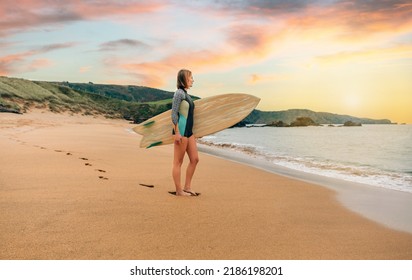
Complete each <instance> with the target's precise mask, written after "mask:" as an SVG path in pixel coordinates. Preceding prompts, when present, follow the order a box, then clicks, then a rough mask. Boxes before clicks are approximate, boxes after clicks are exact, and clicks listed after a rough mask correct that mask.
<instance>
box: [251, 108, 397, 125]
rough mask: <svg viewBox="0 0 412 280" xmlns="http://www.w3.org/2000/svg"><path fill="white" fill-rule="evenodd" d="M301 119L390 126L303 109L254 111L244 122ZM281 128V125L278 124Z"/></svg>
mask: <svg viewBox="0 0 412 280" xmlns="http://www.w3.org/2000/svg"><path fill="white" fill-rule="evenodd" d="M301 117H306V118H310V119H312V120H313V122H315V123H317V124H344V123H345V122H347V121H352V122H354V123H361V124H391V121H390V120H387V119H381V120H374V119H369V118H358V117H353V116H348V115H338V114H332V113H324V112H314V111H311V110H304V109H290V110H286V111H272V112H263V111H259V110H254V111H253V112H252V113H251V114H250V115H249V116H248V117H247V118H246V119H245V120H244V122H245V123H248V124H273V123H276V122H282V123H283V124H291V123H293V122H294V121H295V120H297V119H298V118H301ZM279 124H280V126H281V123H279Z"/></svg>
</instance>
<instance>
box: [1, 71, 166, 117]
mask: <svg viewBox="0 0 412 280" xmlns="http://www.w3.org/2000/svg"><path fill="white" fill-rule="evenodd" d="M139 91H141V94H140V95H139ZM172 97H173V93H172V92H166V91H162V90H156V89H153V88H145V87H135V86H116V85H94V84H91V83H89V84H72V83H68V82H63V83H61V82H60V83H59V82H38V81H29V80H25V79H17V78H8V77H0V111H7V112H14V113H25V112H27V111H28V110H30V109H32V108H38V109H48V110H50V111H52V112H72V113H80V114H84V115H104V116H106V117H108V118H125V119H128V120H133V121H135V122H141V121H144V120H146V119H148V118H150V117H152V116H154V115H156V114H159V113H161V112H164V111H166V110H168V109H170V108H171V104H172Z"/></svg>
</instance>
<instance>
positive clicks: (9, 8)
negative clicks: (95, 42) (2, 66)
mask: <svg viewBox="0 0 412 280" xmlns="http://www.w3.org/2000/svg"><path fill="white" fill-rule="evenodd" d="M164 5H165V4H164V3H162V2H160V1H139V0H130V1H117V0H104V1H103V0H84V1H79V0H66V1H49V0H2V1H1V2H0V36H6V35H8V34H10V33H14V32H16V31H24V30H27V29H33V28H36V27H47V26H48V25H50V24H61V23H67V22H74V21H81V20H93V19H99V18H108V17H111V18H113V17H116V16H119V15H128V14H129V15H135V14H141V13H149V12H153V11H156V10H158V9H160V8H161V7H163V6H164Z"/></svg>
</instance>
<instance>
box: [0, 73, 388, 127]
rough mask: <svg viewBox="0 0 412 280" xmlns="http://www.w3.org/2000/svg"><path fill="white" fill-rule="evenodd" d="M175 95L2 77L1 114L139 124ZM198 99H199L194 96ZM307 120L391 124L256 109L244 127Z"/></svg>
mask: <svg viewBox="0 0 412 280" xmlns="http://www.w3.org/2000/svg"><path fill="white" fill-rule="evenodd" d="M172 97H173V92H168V91H164V90H160V89H155V88H149V87H143V86H121V85H103V84H93V83H90V82H89V83H69V82H41V81H29V80H25V79H18V78H9V77H0V112H5V111H6V112H13V113H25V112H27V111H28V110H30V109H32V108H42V109H47V110H50V111H53V112H67V111H68V112H72V113H79V114H84V115H104V116H106V117H108V118H124V119H128V120H133V121H134V122H136V123H139V122H142V121H144V120H146V119H148V118H150V117H152V116H154V115H157V114H159V113H162V112H164V111H166V110H169V109H170V108H171V107H172ZM192 97H193V98H194V99H198V97H196V96H192ZM301 117H306V118H310V119H312V120H313V121H314V122H315V123H318V124H343V123H345V122H348V121H351V122H354V123H361V124H390V123H391V121H390V120H387V119H382V120H374V119H368V118H358V117H353V116H348V115H338V114H332V113H325V112H314V111H311V110H304V109H291V110H286V111H271V112H265V111H260V110H254V111H253V112H252V113H251V114H250V115H249V116H248V117H247V118H246V119H245V120H243V121H242V124H271V123H276V122H279V121H281V122H283V123H287V124H290V123H292V122H293V121H295V120H296V119H298V118H301Z"/></svg>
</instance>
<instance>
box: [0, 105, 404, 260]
mask: <svg viewBox="0 0 412 280" xmlns="http://www.w3.org/2000/svg"><path fill="white" fill-rule="evenodd" d="M132 127H133V124H130V123H128V122H127V121H121V120H108V119H104V118H102V117H93V116H80V115H74V116H70V115H68V114H53V113H50V112H40V111H38V112H31V113H28V114H24V115H16V114H8V113H2V114H0V147H1V156H0V166H1V168H0V228H1V230H0V241H1V244H2V246H1V247H2V248H1V250H0V259H3V260H7V259H10V260H14V259H17V260H20V259H41V260H43V259H75V260H85V259H86V260H88V259H109V260H111V259H120V260H126V259H127V260H129V259H155V260H158V259H206V260H209V259H211V260H214V259H257V260H260V259H265V260H266V259H285V260H286V259H355V260H359V259H406V260H410V259H412V234H410V233H406V232H401V231H396V230H394V229H391V228H389V227H387V226H384V225H382V224H379V223H376V222H374V221H372V220H370V219H367V218H365V217H363V216H361V215H358V214H356V213H355V212H353V211H350V210H349V209H348V208H347V207H344V206H343V205H342V203H340V202H339V200H338V199H337V196H336V192H335V191H333V190H332V189H328V188H325V187H322V186H320V185H316V184H312V183H308V182H303V181H300V180H294V179H293V178H290V177H285V176H280V175H276V174H273V173H270V172H266V171H264V170H261V169H256V168H253V167H251V166H247V165H242V164H240V163H236V162H232V161H228V160H224V159H221V158H217V157H215V156H211V155H208V154H205V153H201V154H200V163H199V165H198V169H197V171H196V173H195V177H194V186H193V188H194V190H196V191H197V192H200V193H201V195H200V196H198V197H176V196H173V195H171V194H169V191H173V190H174V186H173V182H172V178H171V167H172V165H171V163H172V156H173V151H172V146H161V147H155V148H152V149H148V150H147V149H140V148H139V147H138V146H139V141H140V136H138V135H136V134H134V133H132V132H131V131H130V128H132ZM185 162H186V163H187V159H186V160H185ZM142 184H143V185H142ZM144 185H145V186H144ZM147 185H151V186H153V187H148V186H147Z"/></svg>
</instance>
